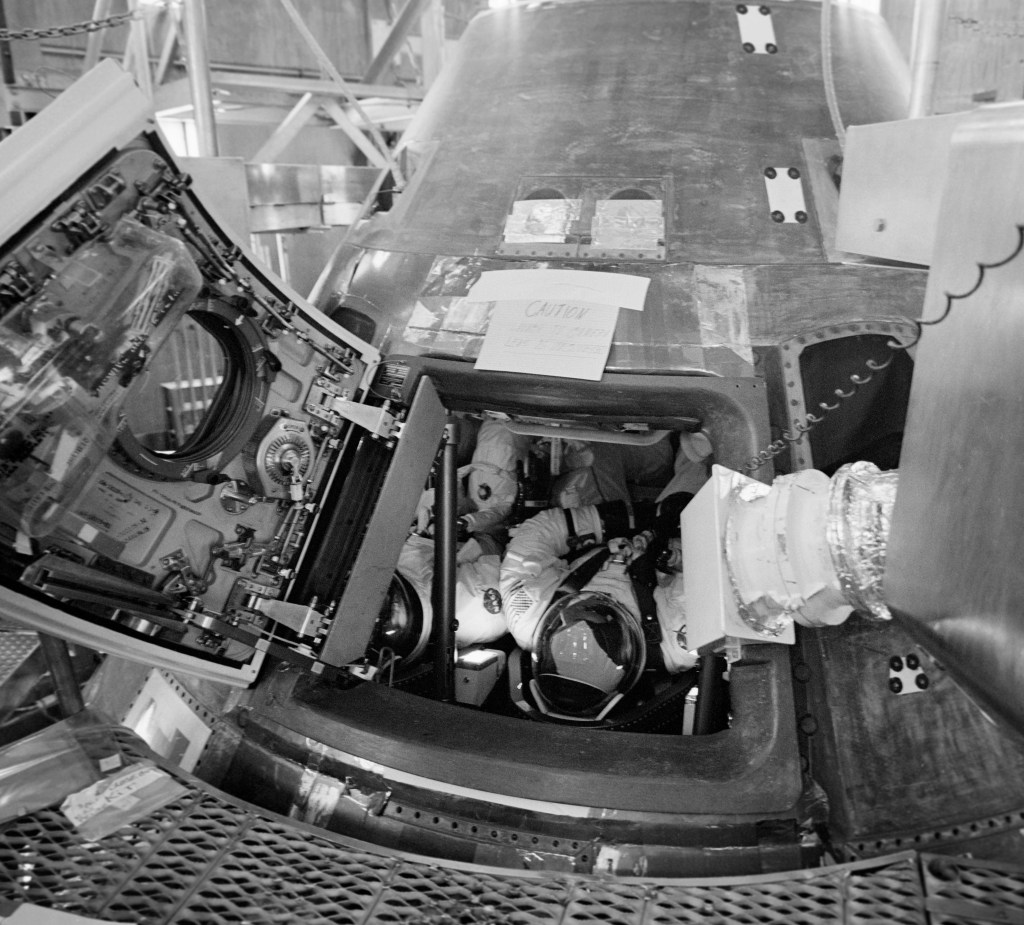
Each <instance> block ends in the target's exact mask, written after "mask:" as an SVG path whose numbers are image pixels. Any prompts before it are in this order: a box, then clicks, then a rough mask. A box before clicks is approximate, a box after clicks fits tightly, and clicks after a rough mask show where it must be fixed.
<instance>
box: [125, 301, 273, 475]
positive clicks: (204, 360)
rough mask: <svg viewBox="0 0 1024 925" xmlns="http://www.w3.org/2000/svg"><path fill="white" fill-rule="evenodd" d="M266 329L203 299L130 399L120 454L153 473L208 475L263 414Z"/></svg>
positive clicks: (242, 442)
mask: <svg viewBox="0 0 1024 925" xmlns="http://www.w3.org/2000/svg"><path fill="white" fill-rule="evenodd" d="M265 348H266V344H265V342H264V340H263V335H262V332H261V331H260V330H259V328H258V327H257V326H256V325H255V324H254V323H253V322H252V320H251V319H250V318H248V317H247V316H245V315H243V314H241V313H240V312H239V311H238V310H237V309H234V308H232V307H230V306H229V305H227V304H226V303H224V302H221V301H217V300H209V301H204V302H200V303H197V304H196V305H195V306H193V308H192V309H190V311H189V313H188V315H187V316H186V318H185V319H184V321H183V322H182V323H181V324H180V325H179V326H178V327H177V328H176V329H175V330H174V331H173V332H172V333H171V335H170V336H169V337H168V338H167V339H166V340H165V341H164V343H163V344H162V345H161V346H160V349H159V350H157V351H156V353H154V354H153V356H152V357H151V358H150V360H149V363H148V366H147V370H146V373H145V374H144V375H142V376H140V377H139V378H138V379H137V380H136V381H135V382H134V383H133V386H132V388H131V390H130V391H129V393H128V396H127V398H126V399H125V402H124V404H123V405H122V408H121V412H120V417H121V421H120V425H119V429H118V437H117V444H116V447H117V451H118V452H117V455H118V457H119V459H120V461H121V462H122V463H123V464H124V465H126V466H127V467H128V468H130V469H132V470H133V471H135V472H137V473H139V474H141V475H146V476H148V477H151V478H158V479H169V480H180V479H189V478H191V479H197V480H200V481H203V480H205V479H206V478H208V477H209V476H210V474H211V473H212V472H216V471H218V470H219V469H220V468H222V467H223V465H224V464H226V463H227V462H228V461H229V460H230V459H232V458H233V457H234V456H236V455H237V454H238V453H239V452H240V451H241V449H242V447H244V446H245V444H246V443H247V442H248V440H249V439H250V437H251V436H252V433H253V431H254V429H255V427H256V425H257V423H258V422H259V420H260V416H261V412H262V409H263V406H264V403H265V399H266V394H267V389H268V386H269V377H268V376H267V374H266V373H267V363H266V362H264V360H265V359H266V357H268V356H269V354H268V353H267V352H266V349H265Z"/></svg>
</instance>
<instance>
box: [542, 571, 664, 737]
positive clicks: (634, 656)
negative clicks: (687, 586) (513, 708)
mask: <svg viewBox="0 0 1024 925" xmlns="http://www.w3.org/2000/svg"><path fill="white" fill-rule="evenodd" d="M645 653H646V649H645V645H644V634H643V629H642V628H641V625H640V620H639V619H638V618H637V617H636V616H635V615H634V614H632V613H630V611H629V610H628V609H627V608H626V607H624V606H623V605H622V604H620V603H618V602H617V601H616V600H615V599H614V598H612V597H610V596H609V595H607V594H603V593H601V592H597V591H586V590H584V591H576V592H573V593H571V594H563V595H560V596H559V597H558V599H557V600H556V601H555V602H554V603H553V604H552V605H551V606H550V607H549V608H548V609H547V611H546V612H545V613H544V616H543V617H541V619H540V622H539V623H538V624H537V629H536V631H535V633H534V639H533V655H532V670H533V678H532V680H531V682H530V690H531V692H532V693H533V697H534V700H535V701H536V703H537V707H538V709H539V710H540V711H541V712H542V713H544V714H546V715H548V716H551V717H553V718H557V719H565V720H571V721H574V722H586V721H596V720H602V719H604V717H605V716H607V714H608V712H609V711H610V710H611V709H612V707H614V706H615V704H616V703H618V702H619V700H621V699H622V697H623V696H624V695H625V694H626V693H628V692H629V690H630V689H631V688H632V687H633V686H634V685H635V684H636V682H637V681H638V680H639V678H640V676H641V674H642V673H643V670H644V662H645Z"/></svg>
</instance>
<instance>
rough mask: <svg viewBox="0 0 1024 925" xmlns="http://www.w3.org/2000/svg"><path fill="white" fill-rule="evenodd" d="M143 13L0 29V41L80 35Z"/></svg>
mask: <svg viewBox="0 0 1024 925" xmlns="http://www.w3.org/2000/svg"><path fill="white" fill-rule="evenodd" d="M143 15H144V14H143V12H142V11H141V10H132V11H129V12H127V13H117V14H116V15H114V16H107V17H106V18H104V19H90V20H88V21H87V22H76V23H71V25H68V26H48V27H44V28H40V29H0V42H11V41H14V40H15V39H27V40H29V41H39V40H40V39H56V38H65V37H66V36H69V35H80V34H82V33H83V32H99V31H101V30H102V29H109V28H112V27H114V26H120V25H121V24H122V23H124V22H126V21H128V20H130V19H141V18H142V17H143Z"/></svg>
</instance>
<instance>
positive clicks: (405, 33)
mask: <svg viewBox="0 0 1024 925" xmlns="http://www.w3.org/2000/svg"><path fill="white" fill-rule="evenodd" d="M431 2H432V0H408V2H407V3H406V4H405V6H404V7H403V8H402V12H401V13H399V14H398V18H397V19H396V20H395V21H394V23H393V24H392V26H391V31H390V32H388V34H387V38H385V39H384V44H383V45H381V46H380V50H379V51H378V52H377V54H376V55H374V57H373V60H372V61H371V62H370V65H369V67H367V68H366V73H365V74H363V82H364V83H368V84H372V83H374V82H375V81H377V80H380V79H381V77H383V76H384V73H385V72H386V71H387V68H388V65H389V64H390V63H391V61H392V59H393V58H394V57H395V55H396V54H398V50H399V49H400V48H401V47H402V44H403V43H404V42H405V40H406V39H407V38H408V37H409V33H410V32H411V31H412V27H413V26H415V25H416V23H417V22H418V21H419V20H420V17H421V16H423V14H424V11H425V10H426V9H427V6H428V4H430V3H431Z"/></svg>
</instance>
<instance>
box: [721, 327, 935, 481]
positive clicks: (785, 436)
mask: <svg viewBox="0 0 1024 925" xmlns="http://www.w3.org/2000/svg"><path fill="white" fill-rule="evenodd" d="M914 343H917V341H916V340H915V341H914V342H913V343H911V344H903V343H901V342H900V341H898V340H890V341H889V342H888V343H887V344H886V346H887V347H888V348H889V350H890V351H892V352H891V353H890V354H889V358H888V359H887V360H886V361H885V362H884V363H879V362H878V361H877V360H874V359H869V360H865V362H864V366H865V369H866V370H869V372H868V374H867V375H866V376H862V375H858V374H857V373H854V374H853V375H851V376H850V377H849V382H850V384H851V386H852V388H850V389H849V390H848V391H846V392H844V391H843V390H842V389H836V390H835V391H834V392H833V393H832V394H833V395H834V396H835V398H836V402H835V403H834V404H831V405H830V404H828V403H827V402H819V404H818V408H819V409H820V411H821V412H822V413H821V414H815V413H814V412H813V411H808V412H807V414H805V415H804V419H803V420H802V421H797V422H795V423H794V424H793V430H792V431H784V432H783V433H782V434H781V436H780V437H779V439H778V440H776V441H774V442H773V443H772V444H771V445H769V446H768V447H767V448H765V449H763V450H761V451H760V452H759V453H758V454H757V455H756V456H753V457H751V459H750V460H748V461H747V463H746V465H744V466H743V467H742V468H741V469H740V472H743V473H751V472H756V471H757V470H758V469H760V468H761V467H762V466H764V465H766V464H767V463H769V462H771V461H772V460H773V459H774V458H775V457H776V456H778V455H779V454H780V453H781V452H783V450H786V449H788V448H789V447H790V446H791V445H793V444H796V443H799V442H800V441H801V440H803V438H804V436H805V435H806V434H808V433H810V432H811V431H812V430H813V429H814V427H815V426H816V425H818V424H820V423H821V422H822V421H824V420H825V418H826V417H828V416H829V415H830V414H831V413H832V412H833V411H838V410H839V409H840V408H841V407H842V405H843V402H845V401H848V400H849V399H851V398H853V396H854V395H856V394H857V389H859V388H860V387H861V386H862V385H867V384H868V383H869V382H870V381H871V379H872V378H873V377H874V375H875V373H876V372H880V371H881V370H883V369H885V368H886V367H887V366H888V365H889V364H890V363H892V361H893V360H894V359H895V358H896V354H897V352H899V351H901V350H907V349H908V348H909V347H912V346H913V345H914Z"/></svg>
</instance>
